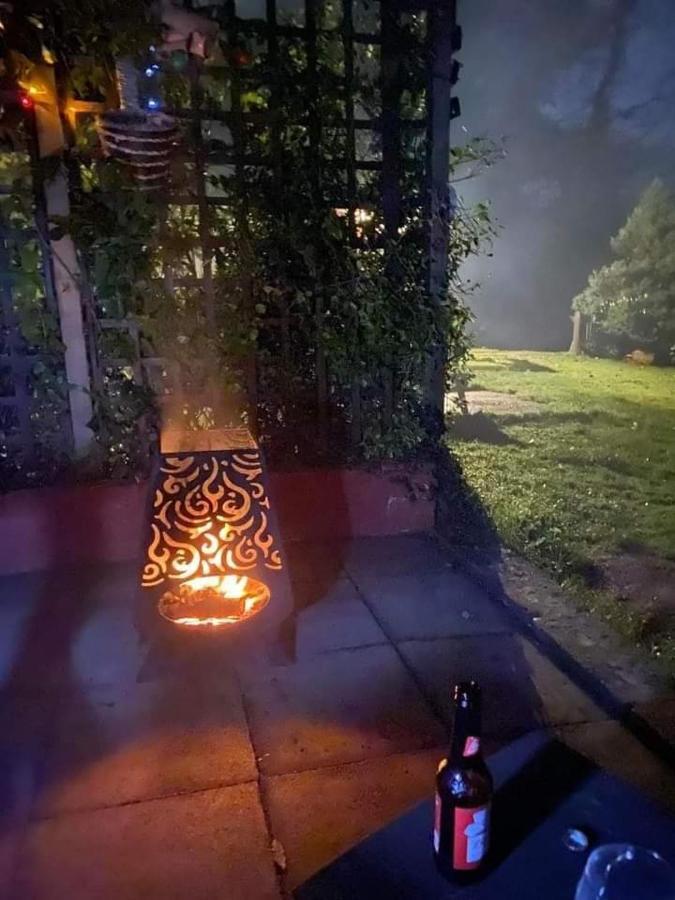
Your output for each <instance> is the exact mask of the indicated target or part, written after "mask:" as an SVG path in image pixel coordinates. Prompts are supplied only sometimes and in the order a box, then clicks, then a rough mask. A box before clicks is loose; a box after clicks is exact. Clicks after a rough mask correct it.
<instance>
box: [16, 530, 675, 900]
mask: <svg viewBox="0 0 675 900" xmlns="http://www.w3.org/2000/svg"><path fill="white" fill-rule="evenodd" d="M287 551H288V556H289V559H290V564H291V571H292V575H293V581H294V588H295V591H296V594H297V598H298V601H299V603H300V605H301V606H302V607H303V609H302V612H301V613H300V617H299V620H298V633H297V647H298V656H297V661H296V662H294V663H293V664H290V665H274V664H272V663H270V662H268V661H266V660H263V659H261V660H259V661H256V664H255V666H252V667H250V670H249V671H247V674H246V675H241V674H240V675H236V674H234V673H233V672H231V671H229V670H228V667H227V666H226V665H222V666H221V665H218V666H214V667H212V668H208V667H206V668H205V667H201V668H199V669H198V670H196V671H194V672H193V673H192V675H191V677H189V678H188V677H186V676H185V673H182V674H180V673H173V674H171V673H167V674H165V675H164V676H163V677H155V678H153V679H150V680H145V681H141V682H139V680H138V675H139V672H140V671H141V670H142V668H143V665H144V662H145V655H146V649H145V648H144V647H142V646H139V643H138V640H137V636H136V632H135V629H134V614H135V609H134V604H135V598H136V578H137V571H136V568H135V567H134V566H132V565H128V564H119V565H110V566H107V567H103V566H101V567H97V568H96V569H85V568H82V569H79V570H69V571H60V572H52V573H45V574H40V575H24V576H13V577H6V578H4V579H2V580H0V591H1V598H0V677H1V678H2V699H1V705H0V720H1V721H0V741H1V745H0V779H1V783H0V803H1V805H2V815H3V817H2V834H1V843H0V896H2V897H3V898H4V897H6V898H11V900H48V898H49V900H51V898H54V900H56V898H59V900H60V898H64V897H76V898H94V897H95V898H97V900H108V898H110V900H113V898H114V900H119V898H125V900H131V898H143V900H155V898H157V900H160V898H161V900H170V898H191V900H198V898H204V900H206V898H227V900H239V898H241V900H268V898H269V900H271V898H279V897H283V896H288V894H290V892H292V891H293V889H294V888H295V887H296V886H297V885H299V884H301V883H302V882H303V881H304V880H305V879H307V878H308V877H309V876H310V875H312V874H313V873H314V872H316V871H317V870H318V869H319V868H320V867H322V866H323V865H325V864H326V863H328V862H330V861H331V860H332V859H333V858H334V857H336V856H337V855H338V854H340V853H341V852H342V851H344V850H345V849H347V848H348V847H349V846H350V845H352V844H354V843H355V842H358V841H359V840H361V839H362V838H363V837H365V836H366V835H368V834H369V833H371V832H372V831H373V830H375V829H376V828H378V827H380V826H382V825H383V824H385V823H386V822H388V821H389V820H390V819H392V818H394V817H396V816H397V815H398V814H400V813H401V812H403V811H404V810H405V809H406V808H407V807H409V806H410V805H412V804H414V803H415V802H416V801H418V800H419V799H421V798H422V797H424V796H425V795H427V794H428V793H429V792H430V791H431V789H432V785H433V778H434V772H435V766H436V763H437V761H438V759H439V758H440V756H441V755H442V753H443V751H444V747H445V743H446V734H447V727H448V720H447V718H448V717H447V713H448V693H449V685H450V682H451V681H452V680H453V679H456V678H460V677H467V676H471V677H475V678H478V679H479V680H480V682H481V683H482V685H483V688H484V692H485V711H484V727H485V733H486V743H487V745H488V749H489V748H495V747H497V746H499V745H501V744H503V743H505V742H507V741H508V740H510V739H511V738H513V737H514V736H516V735H518V734H521V733H523V732H525V731H529V730H532V729H536V728H541V727H552V728H554V729H557V730H558V731H559V732H560V733H561V734H562V736H563V738H564V739H566V740H567V741H568V742H569V743H571V744H572V745H573V746H575V747H577V748H579V749H581V750H582V751H585V752H587V753H589V754H590V755H593V756H595V757H596V758H597V759H599V760H600V762H602V763H603V764H604V765H608V766H610V767H612V768H614V769H616V770H618V771H619V772H620V773H621V774H623V775H625V776H626V777H628V778H631V779H632V780H634V781H636V782H637V783H638V784H639V785H640V786H641V787H642V788H644V789H645V790H647V791H649V792H650V793H652V794H654V795H655V796H656V797H657V798H658V799H660V800H661V801H662V802H667V803H670V804H672V805H675V775H674V774H673V773H672V772H671V771H669V770H668V769H667V767H666V766H665V765H664V764H662V763H660V762H659V761H658V760H657V759H656V758H655V757H653V756H652V755H651V754H650V753H649V752H648V751H647V750H646V749H644V747H643V746H642V745H641V744H640V743H638V741H637V740H635V739H634V738H633V737H631V736H630V735H629V734H628V733H627V732H625V731H624V730H623V729H622V728H621V727H620V726H619V725H618V724H617V723H616V722H612V721H609V720H608V719H607V716H606V715H605V714H604V713H603V712H602V711H601V710H600V709H599V708H598V707H597V706H595V705H594V704H593V703H592V702H591V701H590V700H589V699H588V698H587V697H586V695H585V694H583V693H582V692H581V691H580V690H579V689H578V688H577V687H575V685H574V684H572V682H571V681H570V680H569V679H568V678H567V677H566V676H565V675H563V674H562V673H561V672H560V671H559V670H558V669H556V667H555V666H554V665H553V664H552V663H551V662H550V661H549V660H548V659H546V658H545V657H544V656H542V655H541V653H539V652H538V651H537V650H536V649H535V648H534V647H533V646H531V645H530V644H529V643H528V642H527V641H525V640H524V639H523V638H522V637H521V636H519V635H518V634H516V633H514V629H513V625H512V620H511V619H510V618H509V616H508V614H507V612H506V610H505V609H503V608H502V607H501V606H500V605H499V604H497V603H496V602H495V601H493V600H492V599H490V598H489V597H488V596H487V594H486V593H484V592H483V591H482V590H481V589H480V588H478V587H477V586H476V585H475V584H474V583H473V582H472V581H470V580H469V579H468V578H467V577H466V576H464V575H463V574H461V573H460V572H458V571H457V570H455V569H454V568H453V567H452V565H451V564H450V563H449V562H448V560H447V558H446V557H445V555H444V554H443V552H442V551H441V550H440V549H439V547H438V546H437V545H436V543H435V542H434V540H433V539H432V538H431V537H427V536H410V537H389V538H362V539H358V540H354V541H351V542H349V543H344V544H340V545H337V544H328V543H315V544H292V545H290V546H288V547H287ZM196 637H197V639H198V636H196ZM673 718H674V719H675V712H673Z"/></svg>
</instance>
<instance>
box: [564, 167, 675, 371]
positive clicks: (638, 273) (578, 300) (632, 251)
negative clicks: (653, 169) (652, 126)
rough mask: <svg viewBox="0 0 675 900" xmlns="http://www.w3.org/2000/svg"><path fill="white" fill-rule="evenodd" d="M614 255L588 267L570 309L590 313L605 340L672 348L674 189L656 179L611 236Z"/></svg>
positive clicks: (664, 350) (667, 352) (663, 350)
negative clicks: (602, 263)
mask: <svg viewBox="0 0 675 900" xmlns="http://www.w3.org/2000/svg"><path fill="white" fill-rule="evenodd" d="M611 248H612V251H613V253H614V255H615V256H616V259H615V260H614V261H613V262H611V263H609V264H608V265H605V266H603V267H602V268H600V269H596V270H595V271H594V272H592V273H591V275H590V278H589V279H588V285H587V286H586V288H585V289H584V290H583V291H582V292H581V293H580V294H578V295H577V296H576V297H575V298H574V300H573V301H572V309H573V310H574V311H575V312H579V313H581V314H583V315H585V316H587V317H588V319H589V320H590V321H591V323H592V325H593V327H594V330H595V331H599V332H600V333H601V334H602V335H603V338H604V339H603V340H602V342H601V343H602V344H604V345H605V346H608V345H611V344H614V346H619V347H620V346H621V345H623V346H624V347H628V345H630V344H631V343H632V344H633V345H635V344H643V345H646V346H648V347H649V348H650V349H653V350H655V351H656V352H657V354H658V355H659V356H661V357H664V358H665V357H668V356H671V357H672V354H673V352H674V351H675V195H674V194H673V192H672V191H671V190H670V189H669V188H668V187H666V185H664V184H663V183H662V182H661V181H659V180H658V179H657V180H655V181H653V182H652V183H651V184H650V185H649V187H647V188H646V190H645V191H644V192H643V194H642V196H641V197H640V199H639V201H638V203H637V205H636V206H635V208H634V209H633V211H632V212H631V214H630V215H629V216H628V219H627V220H626V224H625V225H624V226H623V227H622V228H621V229H620V231H619V232H618V234H617V235H616V236H615V237H613V238H612V240H611Z"/></svg>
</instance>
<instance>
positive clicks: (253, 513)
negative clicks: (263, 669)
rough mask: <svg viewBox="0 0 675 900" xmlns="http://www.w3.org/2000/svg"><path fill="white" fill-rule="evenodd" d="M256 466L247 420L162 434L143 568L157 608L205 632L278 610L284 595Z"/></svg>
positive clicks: (286, 602) (279, 615)
mask: <svg viewBox="0 0 675 900" xmlns="http://www.w3.org/2000/svg"><path fill="white" fill-rule="evenodd" d="M190 439H191V440H190ZM186 441H188V442H189V445H190V446H191V449H186ZM263 468H264V467H263V460H262V456H261V453H260V450H259V448H258V447H257V446H256V444H255V442H254V441H253V439H252V438H251V435H250V433H249V432H248V431H247V430H246V429H232V430H227V431H216V430H214V431H204V432H184V433H183V432H181V433H175V434H172V433H171V432H169V433H168V434H165V435H163V437H162V454H161V459H160V464H159V467H158V471H157V475H156V477H155V479H154V484H153V488H152V512H151V516H150V521H149V534H148V541H147V553H146V560H145V566H144V568H143V573H142V586H143V594H144V598H143V599H144V603H146V604H147V603H148V602H152V605H153V607H154V609H155V610H156V618H157V616H159V617H160V618H161V619H162V620H164V622H168V623H171V625H172V626H177V627H180V628H183V629H186V630H193V631H200V630H201V631H210V632H213V631H228V630H232V631H240V630H241V629H242V628H245V629H246V630H248V629H249V627H250V626H253V625H255V624H256V623H262V625H264V626H265V628H266V627H267V626H268V625H270V624H271V623H274V624H278V623H279V622H280V621H281V620H282V619H284V618H286V616H287V615H288V613H289V607H290V602H291V598H290V592H289V589H288V584H287V578H286V573H285V571H284V567H283V562H282V557H281V550H280V546H279V536H278V532H277V528H276V521H275V518H274V516H273V512H272V509H271V507H270V501H269V496H268V492H267V489H266V485H265V480H264V473H263ZM148 598H152V600H151V601H148Z"/></svg>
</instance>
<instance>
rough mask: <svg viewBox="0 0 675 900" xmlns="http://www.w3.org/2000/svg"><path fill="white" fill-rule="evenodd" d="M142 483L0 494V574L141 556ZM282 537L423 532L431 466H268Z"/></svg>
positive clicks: (428, 515)
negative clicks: (283, 469) (287, 469)
mask: <svg viewBox="0 0 675 900" xmlns="http://www.w3.org/2000/svg"><path fill="white" fill-rule="evenodd" d="M147 491H148V486H147V482H139V483H131V484H129V483H125V484H111V483H105V484H92V485H74V486H67V487H48V488H34V489H31V490H24V491H14V492H12V493H9V494H5V495H3V496H0V575H9V574H14V573H20V572H31V571H44V570H47V569H53V568H58V567H61V566H69V565H74V564H76V565H81V564H83V563H97V562H103V563H108V562H128V561H132V560H134V559H139V558H140V557H139V554H140V552H141V551H142V550H143V549H144V548H143V542H144V535H143V529H144V524H145V515H146V510H147ZM269 492H270V499H271V502H272V503H273V505H274V507H275V509H276V512H277V517H278V520H279V524H280V528H281V531H282V538H283V540H284V541H294V540H334V539H336V538H348V537H365V536H379V535H390V534H402V533H406V532H416V531H427V530H430V529H431V528H433V524H434V505H435V503H434V490H433V477H432V474H431V467H426V466H415V467H410V466H402V465H393V464H392V465H389V466H380V467H378V468H373V469H369V470H365V469H313V470H307V471H298V472H271V473H270V474H269Z"/></svg>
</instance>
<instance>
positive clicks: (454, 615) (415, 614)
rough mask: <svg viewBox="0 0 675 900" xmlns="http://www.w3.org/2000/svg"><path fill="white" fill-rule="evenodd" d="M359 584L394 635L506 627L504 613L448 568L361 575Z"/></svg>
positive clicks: (489, 630) (416, 637) (448, 634)
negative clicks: (407, 572)
mask: <svg viewBox="0 0 675 900" xmlns="http://www.w3.org/2000/svg"><path fill="white" fill-rule="evenodd" d="M355 581H356V584H357V586H358V588H359V590H360V591H361V592H362V593H363V596H364V598H365V600H366V602H367V604H368V606H369V607H370V608H371V609H372V610H373V612H374V614H375V616H376V617H377V619H378V620H379V621H380V622H381V623H382V625H383V627H384V629H385V630H386V632H387V633H388V635H389V636H390V637H391V638H392V639H393V640H394V641H405V640H419V639H424V638H429V639H435V638H440V637H454V636H456V635H464V634H486V633H494V632H500V631H508V630H509V629H510V627H511V626H510V625H509V623H508V621H507V618H506V613H505V611H504V610H502V609H501V608H500V607H499V606H497V604H496V603H495V602H494V601H493V600H491V599H490V598H489V597H488V596H487V594H486V593H485V592H484V591H482V590H481V588H479V587H477V586H476V585H475V584H474V583H473V582H472V581H470V580H469V579H468V578H466V577H465V576H464V575H461V574H459V573H457V572H454V571H453V570H452V569H450V568H445V569H442V570H437V571H435V572H434V571H427V570H422V571H420V572H418V573H416V574H402V575H395V576H392V575H376V576H361V577H358V578H356V579H355Z"/></svg>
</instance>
